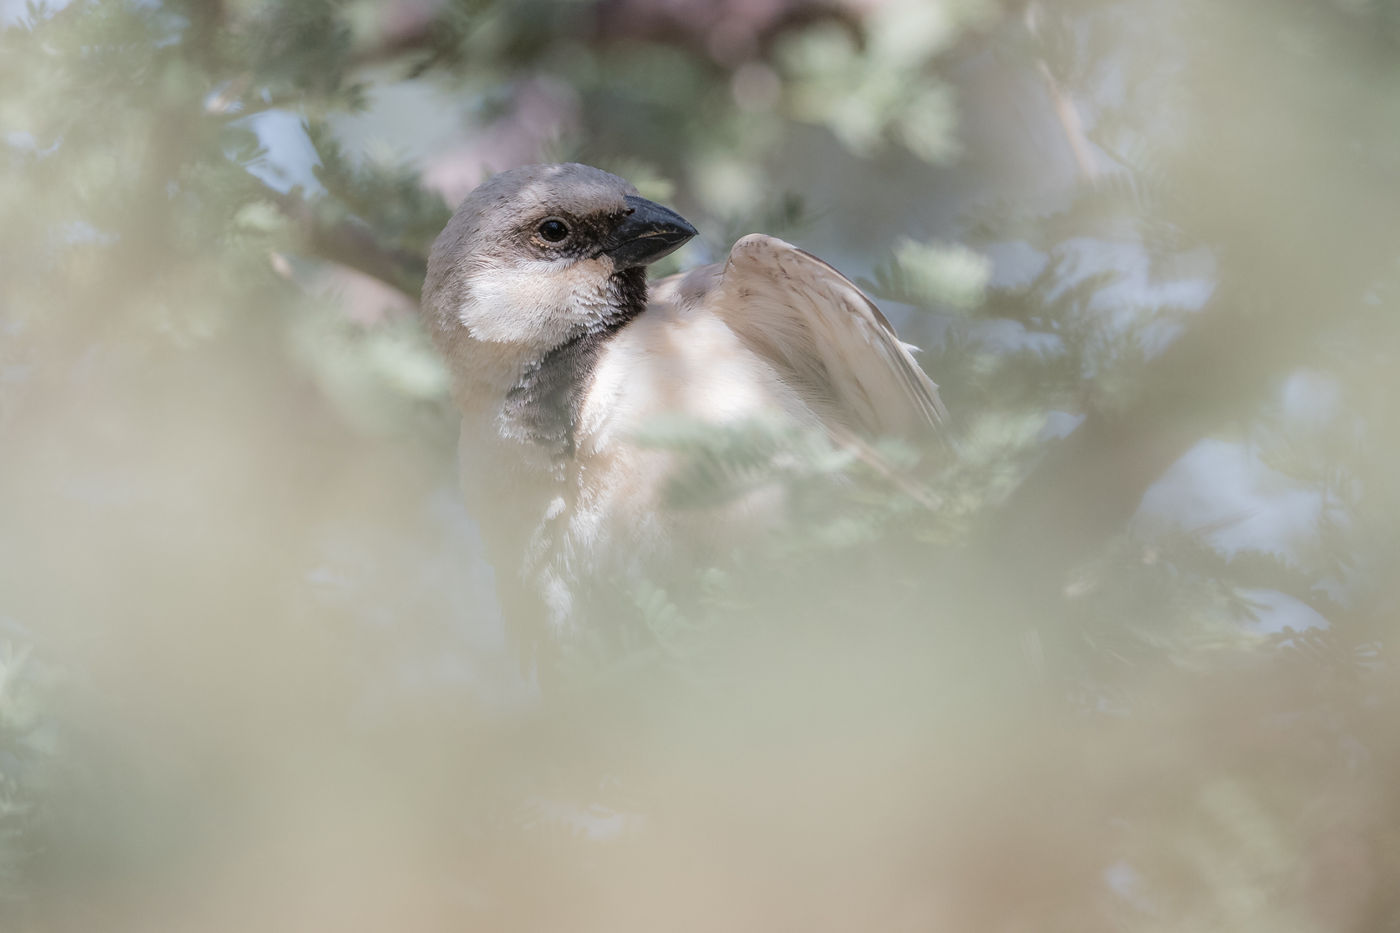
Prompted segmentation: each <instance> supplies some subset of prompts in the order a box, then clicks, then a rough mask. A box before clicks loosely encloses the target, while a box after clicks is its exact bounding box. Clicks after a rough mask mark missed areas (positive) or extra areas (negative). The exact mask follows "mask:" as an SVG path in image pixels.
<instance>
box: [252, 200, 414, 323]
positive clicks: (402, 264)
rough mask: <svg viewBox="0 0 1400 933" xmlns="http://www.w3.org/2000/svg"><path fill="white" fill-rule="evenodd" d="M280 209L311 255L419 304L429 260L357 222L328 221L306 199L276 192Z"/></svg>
mask: <svg viewBox="0 0 1400 933" xmlns="http://www.w3.org/2000/svg"><path fill="white" fill-rule="evenodd" d="M273 198H274V199H275V201H276V203H277V206H278V207H279V208H281V210H282V213H283V214H285V215H286V216H287V217H288V218H290V219H291V220H292V222H293V223H295V224H296V226H297V228H298V230H299V231H300V233H301V236H302V240H303V242H304V244H305V249H306V252H307V253H308V254H310V255H313V256H317V257H319V258H321V259H326V260H329V261H331V262H334V263H338V264H340V265H342V266H346V267H347V268H350V269H354V270H355V271H357V272H361V273H364V274H365V275H368V276H370V277H371V278H375V279H378V280H379V281H381V282H383V283H385V284H386V285H389V286H391V287H392V288H395V289H397V290H398V291H400V292H403V294H405V295H407V296H408V297H409V298H410V299H411V300H412V301H414V302H417V301H418V296H419V293H420V291H421V290H422V286H423V277H424V276H425V275H426V274H427V268H428V263H427V259H426V258H425V257H423V256H422V255H420V254H418V253H415V252H413V251H411V250H404V249H397V248H393V247H389V246H385V245H384V244H383V243H380V242H379V240H378V239H376V238H375V236H374V233H373V232H372V231H371V230H370V229H369V227H367V226H365V225H364V224H362V223H358V222H356V221H354V220H329V219H327V218H326V217H325V216H324V214H323V213H322V212H319V211H317V210H316V207H315V205H314V204H312V203H311V202H309V201H307V200H306V199H305V198H302V197H299V196H297V195H295V194H280V193H274V194H273Z"/></svg>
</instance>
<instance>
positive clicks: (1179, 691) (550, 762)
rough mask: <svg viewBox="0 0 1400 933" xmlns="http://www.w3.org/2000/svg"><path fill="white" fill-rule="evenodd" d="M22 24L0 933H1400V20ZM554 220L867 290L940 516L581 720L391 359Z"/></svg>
mask: <svg viewBox="0 0 1400 933" xmlns="http://www.w3.org/2000/svg"><path fill="white" fill-rule="evenodd" d="M0 17H3V30H4V31H3V32H0V166H3V170H0V218H3V223H0V928H3V929H4V930H7V931H8V930H17V931H49V930H55V931H68V930H72V931H80V930H94V929H102V930H107V931H122V930H138V929H140V930H148V929H161V930H198V931H205V930H208V931H223V930H230V931H232V930H248V929H258V930H269V931H278V930H287V931H291V930H297V931H305V930H322V929H325V930H332V929H334V930H341V931H343V930H381V929H386V928H392V929H402V930H462V929H483V930H517V929H519V930H534V929H540V930H544V929H549V930H561V929H562V930H604V929H606V930H656V929H667V930H683V929H697V930H700V929H704V930H712V929H736V930H751V929H752V930H767V929H813V930H824V929H831V930H850V929H890V930H906V929H907V930H929V929H948V930H953V929H956V930H1061V929H1064V930H1069V929H1074V930H1081V931H1082V930H1119V929H1127V930H1190V931H1200V930H1231V931H1240V930H1260V931H1263V930H1268V931H1277V930H1299V931H1307V930H1328V931H1331V930H1390V929H1394V928H1395V927H1396V925H1397V924H1400V896H1397V890H1400V888H1397V886H1396V884H1395V881H1396V878H1397V877H1400V814H1397V805H1400V798H1398V797H1397V791H1396V788H1397V787H1400V740H1398V739H1397V735H1400V733H1397V723H1398V722H1400V691H1398V690H1397V687H1400V682H1397V678H1396V670H1395V659H1394V658H1392V657H1391V655H1392V652H1393V649H1394V632H1395V622H1396V609H1395V606H1396V600H1397V596H1398V595H1400V594H1397V588H1398V587H1400V582H1398V581H1397V571H1400V532H1397V527H1400V526H1397V521H1400V483H1397V475H1400V473H1397V470H1396V469H1395V466H1394V464H1395V462H1396V455H1397V454H1398V453H1400V430H1397V429H1398V428H1400V424H1397V412H1400V406H1397V405H1396V403H1395V400H1396V398H1397V397H1400V376H1397V375H1396V371H1395V366H1396V365H1397V363H1400V359H1397V350H1398V349H1400V342H1398V341H1397V337H1398V336H1400V332H1398V328H1397V323H1398V322H1397V311H1398V310H1400V309H1398V308H1397V302H1400V5H1397V4H1396V3H1395V2H1394V0H1270V2H1263V0H1236V2H1233V3H1230V4H1220V3H1210V2H1204V0H1176V2H1162V0H1067V2H1060V3H1055V4H1050V3H1045V2H1040V0H1030V2H1009V0H1008V2H1001V3H996V2H992V0H834V2H803V0H748V2H741V0H651V2H646V0H526V2H496V0H385V2H373V3H371V2H356V0H199V2H194V0H92V2H82V0H73V2H70V3H67V4H61V3H50V4H48V5H34V4H27V5H26V4H22V3H16V2H13V0H5V2H3V3H0ZM562 158H570V159H579V160H582V161H587V162H591V163H593V164H597V165H599V166H602V167H604V168H607V169H610V170H612V171H615V172H618V173H620V174H623V175H625V176H627V177H628V178H630V179H631V180H633V181H634V182H635V183H636V184H637V185H638V186H639V187H640V188H641V189H642V191H643V193H645V194H647V195H649V196H652V197H655V198H659V199H662V200H665V201H666V202H667V203H670V204H673V205H674V206H676V207H677V208H678V209H680V210H681V211H682V213H684V214H685V215H686V216H687V217H688V218H689V219H691V220H692V221H693V222H695V223H696V225H697V226H698V227H699V228H700V229H701V231H702V237H701V238H700V239H699V240H697V241H695V242H693V243H692V244H690V245H688V246H687V247H686V248H685V249H684V250H683V251H681V252H680V253H679V254H678V255H677V256H676V257H675V258H674V259H673V260H669V261H668V268H680V267H684V266H688V265H693V264H696V263H700V262H705V261H711V260H714V259H717V258H719V257H722V256H723V253H724V251H725V250H726V249H727V248H728V245H729V244H730V243H731V242H732V241H733V239H735V238H737V236H739V235H742V234H743V233H746V232H751V231H764V232H768V233H773V234H778V235H781V236H784V237H786V238H788V239H791V240H794V241H795V242H798V243H799V244H801V245H803V246H804V247H807V248H809V249H811V250H813V251H814V252H817V253H818V254H820V255H822V256H824V257H825V258H827V259H829V260H831V261H832V262H833V263H834V264H836V265H837V266H838V267H840V268H841V269H842V270H843V271H845V272H847V273H848V274H849V275H851V276H852V277H856V278H858V279H860V280H861V281H862V282H863V283H864V284H865V286H866V288H867V289H868V290H870V291H871V292H872V293H873V294H875V295H876V296H877V297H878V298H879V300H880V303H881V304H882V306H883V307H884V308H885V309H886V310H887V311H888V312H889V314H890V316H891V318H892V319H893V320H895V321H896V323H897V324H898V326H899V329H900V331H901V333H902V334H903V335H904V336H905V337H906V339H909V340H911V341H912V342H915V343H918V344H920V345H922V346H924V347H925V352H924V353H923V355H922V356H921V360H922V362H923V364H924V365H925V366H926V367H927V368H928V370H929V371H930V373H931V374H932V375H933V377H934V378H935V380H937V381H938V382H939V383H940V385H941V386H942V387H943V394H944V399H945V401H946V402H947V403H948V407H949V408H950V409H951V410H952V412H953V416H954V422H955V433H956V440H957V445H958V458H957V460H956V462H954V463H952V464H947V465H944V466H943V467H941V468H939V469H938V470H937V471H935V472H933V473H931V474H930V475H928V476H925V477H923V478H922V479H921V481H922V482H925V483H926V484H927V490H928V491H929V493H930V495H931V496H932V498H931V499H930V498H929V497H926V496H921V497H919V498H921V499H924V501H922V502H921V501H916V500H912V499H910V498H909V497H907V496H901V495H899V494H898V491H897V490H895V491H891V490H885V493H884V494H883V495H873V494H867V492H859V491H858V492H856V493H852V501H850V502H845V503H842V508H841V509H838V510H836V515H835V517H832V516H831V515H827V516H824V517H822V518H821V519H820V520H814V521H813V523H812V524H811V525H810V526H804V527H803V528H802V529H800V530H799V531H797V532H793V533H790V534H787V535H784V536H781V537H780V538H779V539H778V540H776V541H774V542H769V544H770V545H771V549H770V550H769V551H767V552H765V555H764V558H763V561H762V562H760V566H759V568H758V569H759V573H758V577H759V578H760V579H759V580H757V581H755V580H752V579H748V578H745V577H737V576H726V575H725V574H724V573H722V572H720V571H719V570H715V571H714V573H713V574H711V575H710V576H708V577H706V582H705V584H704V586H703V587H702V589H703V590H704V594H703V598H700V599H698V600H695V601H692V602H691V603H686V604H679V603H678V602H677V601H676V600H675V599H673V598H672V594H670V593H669V592H668V590H667V588H666V587H665V586H664V581H663V582H662V583H661V584H658V585H656V586H654V587H651V588H647V587H639V588H638V590H637V592H635V593H630V594H628V598H629V599H631V600H632V602H634V603H635V606H636V610H637V615H638V617H639V619H641V620H642V623H643V625H642V626H641V628H640V631H641V632H642V633H643V634H644V637H641V638H638V639H636V640H634V641H632V642H629V643H627V644H624V645H621V646H619V645H617V644H612V643H610V644H608V645H606V646H603V647H600V648H599V649H598V650H597V651H596V652H594V653H592V654H587V656H583V657H579V658H577V659H575V664H574V668H573V676H572V677H571V678H570V679H569V681H568V682H567V684H566V685H565V686H564V687H563V688H561V689H560V690H559V691H558V692H557V694H555V693H551V694H550V695H548V696H545V697H541V696H540V694H539V691H538V690H537V688H536V685H535V682H534V678H533V676H532V675H531V674H530V672H529V670H528V665H526V666H525V668H524V669H522V665H521V664H520V659H519V658H518V656H517V652H516V650H515V648H514V646H513V645H512V641H511V638H510V632H509V628H508V626H506V625H505V624H504V623H503V622H502V620H501V618H500V614H499V611H498V609H497V607H496V606H495V602H494V597H493V595H492V594H493V582H492V574H493V571H492V568H491V567H490V566H489V565H488V564H487V563H486V562H485V561H484V559H483V557H482V552H481V546H480V542H479V540H478V538H477V535H476V531H475V527H474V525H473V522H472V520H471V516H470V515H469V514H467V512H466V510H465V508H464V506H463V505H462V504H461V502H460V498H459V496H458V494H457V491H456V488H455V486H456V480H455V466H454V462H453V460H454V454H453V450H454V446H455V443H456V427H455V422H454V419H453V418H452V416H451V412H450V403H449V402H448V400H447V399H446V396H445V388H446V380H445V374H444V372H443V370H442V368H441V366H440V364H439V363H438V361H437V360H436V359H435V358H434V356H433V355H432V353H431V351H430V349H429V348H428V347H427V345H426V342H425V340H424V339H423V336H422V334H421V332H420V331H419V329H418V327H417V323H416V321H415V319H414V316H413V308H414V305H415V303H416V300H417V290H418V286H419V283H420V279H421V275H422V270H423V267H424V257H425V253H426V249H427V246H428V244H429V243H430V242H431V240H432V238H433V237H434V236H435V235H436V233H437V231H438V230H439V229H440V228H441V226H442V224H443V223H444V222H445V220H446V218H447V217H448V215H449V214H450V211H451V207H452V206H453V205H455V204H456V202H457V201H458V200H460V199H461V198H462V197H463V195H464V194H465V193H466V192H467V191H469V190H470V189H471V188H472V187H473V186H474V185H475V184H476V183H478V182H479V181H480V180H481V179H482V178H483V177H484V176H485V175H486V174H488V173H489V172H490V171H493V170H498V169H502V168H506V167H510V166H513V165H516V164H518V163H521V162H526V161H535V160H541V159H562ZM828 468H829V466H827V467H818V466H812V469H813V470H814V471H817V472H820V471H821V469H828ZM810 479H811V477H810V476H796V477H788V480H790V481H791V482H794V483H797V484H801V483H804V482H807V481H809V480H810ZM862 497H864V498H862ZM928 502H933V503H934V504H935V507H933V508H930V507H929V506H928Z"/></svg>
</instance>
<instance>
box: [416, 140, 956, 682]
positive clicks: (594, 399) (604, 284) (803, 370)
mask: <svg viewBox="0 0 1400 933" xmlns="http://www.w3.org/2000/svg"><path fill="white" fill-rule="evenodd" d="M696 235H697V231H696V229H695V227H693V226H692V225H691V224H690V223H689V222H688V221H686V220H685V219H684V218H683V217H682V216H681V215H680V214H678V213H676V212H675V211H674V210H672V209H670V208H668V207H665V206H663V205H661V204H658V203H655V202H654V201H651V200H648V199H646V198H643V197H642V196H641V195H640V194H639V193H638V191H637V189H636V188H635V187H633V186H632V185H631V184H630V183H629V182H627V181H626V180H624V179H622V178H620V177H618V176H616V175H613V174H610V173H608V172H605V171H603V170H601V169H598V168H594V167H592V166H588V165H583V164H579V163H561V164H535V165H525V166H521V167H518V168H514V169H510V170H508V171H504V172H501V173H499V174H496V175H494V176H492V177H491V178H489V179H488V180H486V181H485V182H484V183H482V184H481V185H480V186H479V187H478V188H476V189H475V190H474V191H473V192H471V193H470V194H469V195H468V196H467V197H466V199H465V200H464V201H463V202H462V204H461V205H460V206H459V207H458V208H457V210H456V212H455V213H454V214H453V216H452V218H451V220H450V221H449V222H448V224H447V226H446V227H445V228H444V230H443V231H442V233H441V235H440V236H439V237H438V238H437V240H436V241H435V242H434V244H433V247H432V251H431V254H430V258H429V263H428V270H427V275H426V278H425V282H424V287H423V294H422V303H421V309H422V317H423V320H424V323H425V327H426V329H427V330H428V331H429V332H430V334H431V336H432V339H433V342H434V343H435V345H436V346H437V348H438V350H439V351H440V352H441V354H442V356H443V357H444V358H445V361H446V363H447V368H448V370H449V372H450V374H451V383H452V394H453V397H454V400H455V403H456V406H457V407H458V409H459V410H460V414H461V433H460V439H459V444H458V459H459V466H460V470H461V485H462V490H463V493H464V494H465V497H466V500H467V505H468V508H469V510H470V511H471V512H472V514H473V517H474V518H475V519H476V520H477V522H478V524H479V526H480V527H481V532H482V537H483V539H484V542H485V545H486V551H487V557H488V560H489V561H490V562H491V563H492V565H493V567H494V571H495V575H496V588H497V592H498V599H499V602H500V604H501V608H502V611H503V614H504V615H505V616H506V619H507V621H508V622H510V623H511V624H512V625H515V626H518V627H519V628H520V630H522V631H526V632H528V633H529V634H528V636H527V637H525V638H524V642H525V643H526V644H527V645H528V647H529V648H530V650H531V652H537V651H538V650H539V649H540V647H541V646H542V645H543V646H546V647H547V646H549V645H551V644H558V643H561V642H567V641H568V640H569V639H572V638H577V637H580V636H581V635H586V634H588V630H589V629H590V627H594V626H596V625H597V624H598V621H597V620H598V617H599V616H600V615H601V614H600V613H598V612H593V613H590V604H591V603H594V602H601V603H603V604H607V603H608V600H607V599H601V600H600V599H598V597H599V594H605V593H612V594H613V595H614V596H616V594H617V593H618V592H619V590H620V588H625V587H626V585H627V581H629V580H633V579H635V578H636V577H637V576H638V575H645V574H646V573H648V572H654V571H655V570H656V568H657V567H660V566H663V565H665V566H669V567H670V568H672V571H673V572H679V573H682V574H683V573H685V572H686V568H692V567H694V566H698V564H699V562H701V561H702V559H703V557H704V555H707V554H709V555H713V554H715V553H719V552H722V551H723V550H724V548H725V547H726V546H727V544H728V543H731V542H733V541H734V540H735V539H736V537H739V538H741V537H742V536H744V535H746V534H755V533H758V532H759V531H760V530H761V529H763V528H766V527H769V526H771V524H772V523H773V522H774V521H776V520H778V519H779V517H780V515H781V511H782V492H781V490H775V489H772V488H763V489H759V490H754V491H751V492H750V493H749V494H747V495H744V496H740V497H738V498H737V499H735V500H733V501H728V502H723V503H719V504H717V505H715V506H714V507H712V508H708V509H681V508H672V507H668V504H667V496H666V491H667V489H668V488H671V486H670V484H671V483H673V481H674V479H675V477H676V475H677V471H678V470H679V469H681V468H682V464H681V459H682V456H681V454H679V453H678V452H677V451H675V450H670V449H666V448H665V447H664V445H663V446H661V447H658V446H655V445H647V444H645V443H640V442H639V441H638V438H639V437H641V436H644V434H645V431H646V429H647V427H648V425H651V424H655V423H657V421H658V419H666V418H673V419H674V418H681V419H688V420H689V422H693V423H697V424H701V425H713V426H716V427H721V428H722V427H725V426H735V425H745V424H749V423H755V422H757V423H765V424H781V425H787V426H790V427H792V428H794V429H800V430H804V431H812V432H818V433H819V434H820V435H821V436H824V437H826V438H829V439H830V441H831V443H832V444H834V445H837V446H840V447H844V448H847V449H853V450H856V451H858V452H859V453H860V455H861V456H863V457H864V456H869V457H870V458H871V459H872V461H875V460H877V459H878V458H877V457H876V455H874V454H872V450H873V448H872V447H871V444H872V442H873V441H874V440H875V439H878V438H882V437H887V436H896V437H902V438H906V439H908V440H910V441H911V442H913V443H914V444H916V445H920V446H925V447H926V446H929V445H930V444H933V443H935V442H936V439H937V438H939V437H941V436H943V433H944V432H943V426H944V424H945V421H946V418H947V413H946V411H945V409H944V407H943V404H942V402H941V401H940V399H939V394H938V388H937V386H936V384H935V383H934V382H933V381H932V380H931V379H930V378H929V376H928V375H927V374H926V373H925V372H924V371H923V369H922V368H920V366H919V365H918V363H917V362H916V361H915V359H914V357H913V355H912V353H913V351H914V350H915V348H914V347H912V346H910V345H908V344H905V343H904V342H902V341H901V340H900V339H899V338H898V336H897V335H896V334H895V331H894V328H893V327H892V326H891V325H890V322H889V321H888V320H887V319H886V318H885V316H884V315H883V314H881V312H880V311H879V309H878V308H877V307H876V306H875V304H874V303H873V302H872V301H871V300H870V299H869V298H867V297H866V296H865V295H864V294H863V293H862V292H861V291H860V289H859V288H857V287H856V286H855V285H854V284H853V283H852V282H850V281H849V280H848V279H847V278H845V277H844V276H843V275H841V273H839V272H837V271H836V269H834V268H833V267H832V266H830V265H829V264H827V263H826V262H824V261H822V260H821V259H818V258H817V257H815V256H814V255H812V254H811V253H808V252H806V251H805V250H802V249H800V248H798V247H796V246H793V245H791V244H789V243H786V242H784V241H783V240H780V239H777V238H775V237H771V236H766V235H762V234H751V235H748V236H745V237H743V238H742V239H740V240H739V241H738V242H736V243H735V244H734V245H733V247H732V248H731V249H730V251H729V254H728V257H727V258H726V259H725V260H724V261H723V262H719V263H714V264H710V265H704V266H700V267H697V268H694V269H691V270H690V271H688V272H683V273H679V274H676V275H673V276H670V277H668V278H665V279H662V280H659V281H657V282H650V283H649V282H648V280H647V267H648V266H650V265H651V264H653V263H655V262H657V261H658V260H660V259H662V258H664V257H666V256H668V255H670V254H671V253H672V252H674V251H675V250H676V249H678V248H679V247H681V246H682V245H683V244H685V243H686V242H688V241H689V240H690V239H691V238H693V237H695V236H696ZM677 568H679V570H678V571H677ZM612 608H613V609H614V610H615V609H616V599H614V600H613V603H612ZM603 614H605V613H603ZM520 620H525V621H520ZM527 653H529V652H527ZM531 656H536V655H533V654H532V655H531Z"/></svg>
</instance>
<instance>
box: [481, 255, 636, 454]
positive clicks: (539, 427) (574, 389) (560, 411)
mask: <svg viewBox="0 0 1400 933" xmlns="http://www.w3.org/2000/svg"><path fill="white" fill-rule="evenodd" d="M608 282H609V286H610V288H611V290H612V294H611V295H609V301H608V306H609V309H610V311H609V313H608V315H607V316H606V317H604V318H603V319H602V320H600V321H599V322H598V323H596V324H593V325H592V326H590V327H588V328H587V329H585V330H583V331H581V332H580V333H579V334H577V335H576V336H574V337H572V338H570V339H569V340H568V341H567V342H565V343H562V344H560V345H559V346H557V347H555V348H554V349H553V350H550V351H549V352H548V353H546V354H545V355H544V356H543V357H541V358H540V359H538V360H536V361H535V362H533V363H531V364H530V365H529V366H527V367H526V368H525V373H524V374H523V375H522V376H521V377H520V381H519V382H517V383H516V384H515V386H514V387H512V388H511V390H510V391H509V392H507V393H506V403H505V407H504V408H503V409H502V412H501V414H502V417H503V419H504V422H505V424H504V427H505V429H506V432H507V433H508V434H509V435H510V436H512V437H516V438H518V439H520V440H524V441H530V442H532V443H535V444H539V445H541V446H543V447H545V448H547V449H548V450H549V451H550V452H551V454H552V455H553V456H554V457H555V458H556V459H559V460H562V459H566V458H568V457H572V456H573V454H574V448H575V432H576V430H577V428H578V419H579V414H580V412H581V410H582V407H583V398H584V395H585V393H586V391H587V389H588V383H589V381H590V380H591V379H592V377H593V369H594V367H595V366H597V364H598V354H599V353H601V352H602V349H603V346H604V345H605V344H606V343H607V342H608V340H610V339H611V338H612V337H613V336H614V335H615V334H616V333H617V332H618V331H620V330H621V329H622V328H623V327H625V326H626V325H627V324H628V323H629V322H630V321H631V320H632V319H633V318H635V317H636V316H637V315H639V314H641V313H642V311H643V310H645V309H646V304H647V279H646V269H644V268H641V267H637V268H634V269H623V270H622V271H620V272H616V273H614V274H613V276H612V277H611V278H610V279H609V280H608Z"/></svg>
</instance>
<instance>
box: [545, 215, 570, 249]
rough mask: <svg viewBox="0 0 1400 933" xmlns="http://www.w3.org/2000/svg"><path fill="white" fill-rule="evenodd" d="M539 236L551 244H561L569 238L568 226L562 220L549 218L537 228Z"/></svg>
mask: <svg viewBox="0 0 1400 933" xmlns="http://www.w3.org/2000/svg"><path fill="white" fill-rule="evenodd" d="M539 231H540V236H542V237H544V238H545V239H546V240H548V241H549V242H551V243H560V242H563V241H564V240H565V239H567V238H568V236H569V225H568V224H566V223H564V221H562V220H556V219H554V218H552V217H551V218H550V219H549V220H546V221H545V222H544V223H542V224H540V226H539Z"/></svg>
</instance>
